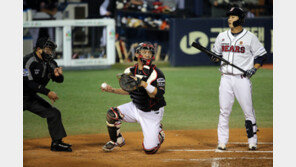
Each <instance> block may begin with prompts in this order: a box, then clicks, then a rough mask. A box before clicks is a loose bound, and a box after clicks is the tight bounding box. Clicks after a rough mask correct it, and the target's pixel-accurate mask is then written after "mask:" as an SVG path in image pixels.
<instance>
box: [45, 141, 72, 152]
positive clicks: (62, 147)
mask: <svg viewBox="0 0 296 167" xmlns="http://www.w3.org/2000/svg"><path fill="white" fill-rule="evenodd" d="M50 150H51V151H65V152H72V148H71V144H67V143H64V142H62V141H61V140H60V141H53V142H52V143H51V146H50Z"/></svg>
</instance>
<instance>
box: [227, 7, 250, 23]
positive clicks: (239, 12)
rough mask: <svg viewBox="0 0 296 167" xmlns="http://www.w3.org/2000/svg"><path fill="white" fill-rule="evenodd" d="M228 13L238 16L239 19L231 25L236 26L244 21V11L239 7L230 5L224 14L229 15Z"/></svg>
mask: <svg viewBox="0 0 296 167" xmlns="http://www.w3.org/2000/svg"><path fill="white" fill-rule="evenodd" d="M230 15H234V16H238V17H239V19H238V20H237V21H235V22H233V26H234V27H237V26H240V25H243V24H244V23H245V16H246V14H245V11H244V10H243V9H242V8H239V7H232V8H231V9H230V10H229V11H228V12H227V13H226V16H227V17H229V16H230Z"/></svg>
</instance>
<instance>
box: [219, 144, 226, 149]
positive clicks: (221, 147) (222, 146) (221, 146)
mask: <svg viewBox="0 0 296 167" xmlns="http://www.w3.org/2000/svg"><path fill="white" fill-rule="evenodd" d="M217 149H218V150H226V145H225V144H218V147H217Z"/></svg>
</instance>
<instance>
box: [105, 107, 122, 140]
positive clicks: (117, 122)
mask: <svg viewBox="0 0 296 167" xmlns="http://www.w3.org/2000/svg"><path fill="white" fill-rule="evenodd" d="M122 118H123V115H122V114H121V113H120V112H119V110H118V109H117V108H113V107H112V108H110V109H109V110H108V112H107V121H106V123H107V128H108V132H109V136H110V139H111V140H112V141H113V142H117V140H118V139H119V140H118V144H119V145H124V139H123V137H122V135H121V134H120V126H121V120H122Z"/></svg>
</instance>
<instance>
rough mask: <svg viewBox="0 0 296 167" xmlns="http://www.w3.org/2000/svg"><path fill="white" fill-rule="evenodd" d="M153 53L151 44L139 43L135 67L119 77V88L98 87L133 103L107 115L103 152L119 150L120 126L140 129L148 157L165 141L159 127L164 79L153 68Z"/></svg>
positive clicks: (114, 108) (161, 115)
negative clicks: (133, 125)
mask: <svg viewBox="0 0 296 167" xmlns="http://www.w3.org/2000/svg"><path fill="white" fill-rule="evenodd" d="M154 53H155V49H154V46H153V45H152V44H151V43H150V42H143V43H140V44H139V46H138V47H137V48H136V50H135V61H137V63H136V64H135V65H134V66H132V67H129V68H127V69H126V70H125V71H124V74H121V75H118V77H119V84H120V86H121V88H119V89H116V88H112V87H111V86H110V85H108V84H107V86H104V87H101V90H102V91H105V92H110V93H115V94H121V95H130V97H131V99H132V101H131V102H129V103H126V104H123V105H120V106H118V107H111V108H110V109H109V110H108V111H107V121H106V123H107V128H108V132H109V136H110V139H111V141H109V142H107V143H106V144H105V145H104V147H103V150H104V151H106V152H107V151H112V150H113V149H114V147H116V146H119V147H122V146H123V145H124V144H125V140H124V138H123V136H122V134H121V133H120V126H121V122H122V121H124V122H138V123H139V124H140V125H141V128H142V131H143V135H144V141H143V143H142V145H143V149H144V151H145V153H147V154H154V153H156V152H157V150H158V149H159V148H160V145H161V144H162V143H163V141H164V137H165V135H164V132H163V130H162V124H161V123H160V122H161V120H162V117H163V113H164V106H165V105H166V102H165V100H164V97H163V95H164V93H165V77H164V74H163V73H162V72H161V71H160V70H159V69H158V68H157V67H156V66H155V65H154V64H152V61H153V60H154Z"/></svg>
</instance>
